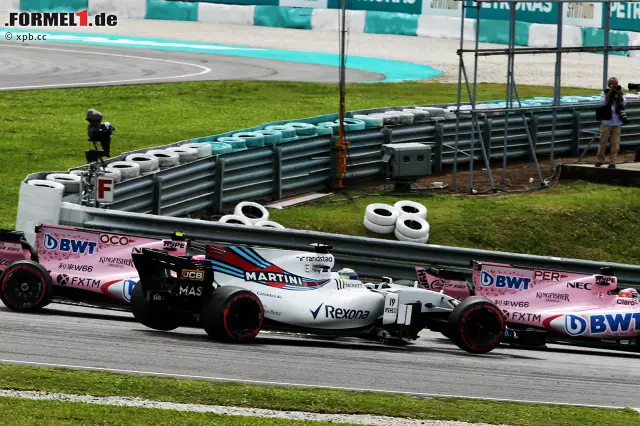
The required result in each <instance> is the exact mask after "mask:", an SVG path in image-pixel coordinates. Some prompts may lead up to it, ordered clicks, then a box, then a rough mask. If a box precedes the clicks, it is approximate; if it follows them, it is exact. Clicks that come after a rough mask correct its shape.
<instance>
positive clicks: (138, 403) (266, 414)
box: [0, 390, 489, 426]
mask: <svg viewBox="0 0 640 426" xmlns="http://www.w3.org/2000/svg"><path fill="white" fill-rule="evenodd" d="M0 397H7V398H22V399H29V400H32V401H64V402H75V403H84V404H96V405H109V406H115V407H136V408H148V409H156V410H175V411H183V412H190V413H215V414H220V415H225V416H247V417H261V418H272V419H288V420H301V421H304V422H309V421H312V422H328V423H349V424H361V425H376V426H377V425H379V426H389V425H392V426H445V425H446V426H472V425H473V426H480V425H481V426H485V423H467V422H457V421H442V420H414V419H409V418H404V417H389V416H375V415H366V414H324V413H312V412H307V411H279V410H269V409H264V408H246V407H232V406H223V405H204V404H184V403H173V402H164V401H151V400H148V399H141V398H131V397H122V396H103V397H96V396H89V395H74V394H64V393H50V392H37V391H36V392H34V391H15V390H0ZM486 426H489V425H486Z"/></svg>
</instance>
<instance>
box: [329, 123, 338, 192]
mask: <svg viewBox="0 0 640 426" xmlns="http://www.w3.org/2000/svg"><path fill="white" fill-rule="evenodd" d="M337 143H338V136H337V135H331V148H330V151H329V157H330V160H329V188H331V189H335V188H337V183H338V179H337V176H338V149H337V148H336V144H337Z"/></svg>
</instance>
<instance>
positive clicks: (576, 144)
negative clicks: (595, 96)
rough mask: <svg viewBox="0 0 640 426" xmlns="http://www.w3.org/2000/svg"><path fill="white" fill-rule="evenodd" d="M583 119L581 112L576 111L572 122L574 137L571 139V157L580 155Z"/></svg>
mask: <svg viewBox="0 0 640 426" xmlns="http://www.w3.org/2000/svg"><path fill="white" fill-rule="evenodd" d="M581 118H582V114H580V111H578V110H575V109H574V110H573V120H572V128H573V135H572V138H571V155H573V156H576V155H578V154H579V153H580V131H581V129H580V128H581V127H582V124H581Z"/></svg>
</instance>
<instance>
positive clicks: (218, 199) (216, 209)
mask: <svg viewBox="0 0 640 426" xmlns="http://www.w3.org/2000/svg"><path fill="white" fill-rule="evenodd" d="M223 193H224V158H222V157H221V156H219V155H218V158H216V175H215V189H214V191H213V213H214V214H220V213H222V198H223V197H222V195H223Z"/></svg>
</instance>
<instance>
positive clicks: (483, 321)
mask: <svg viewBox="0 0 640 426" xmlns="http://www.w3.org/2000/svg"><path fill="white" fill-rule="evenodd" d="M504 330H505V318H504V314H503V313H502V311H501V310H500V308H498V307H497V306H496V305H495V304H494V303H493V302H491V301H490V300H489V299H486V298H484V297H479V296H472V297H467V298H466V299H464V300H463V301H462V302H460V303H459V304H458V305H457V306H456V307H455V308H454V309H453V311H452V312H451V315H450V316H449V331H448V334H450V336H449V337H450V339H451V340H453V341H454V342H455V344H456V345H458V347H459V348H460V349H462V350H465V351H467V352H469V353H473V354H483V353H487V352H491V351H492V350H493V349H494V348H495V347H496V346H498V345H499V344H500V341H501V340H502V337H503V336H504Z"/></svg>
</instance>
